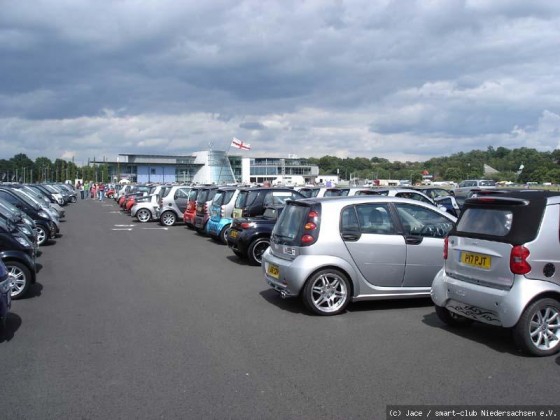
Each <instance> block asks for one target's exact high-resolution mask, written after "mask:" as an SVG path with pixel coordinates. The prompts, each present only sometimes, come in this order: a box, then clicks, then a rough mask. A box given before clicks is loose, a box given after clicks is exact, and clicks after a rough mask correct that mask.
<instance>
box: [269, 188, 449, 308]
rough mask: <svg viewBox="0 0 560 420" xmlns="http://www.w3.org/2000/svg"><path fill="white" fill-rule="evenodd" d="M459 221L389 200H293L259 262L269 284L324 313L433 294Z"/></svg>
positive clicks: (426, 208)
mask: <svg viewBox="0 0 560 420" xmlns="http://www.w3.org/2000/svg"><path fill="white" fill-rule="evenodd" d="M455 221H456V218H455V217H453V216H452V215H450V214H449V213H446V212H444V211H443V210H440V209H438V208H437V207H434V206H433V205H431V204H428V203H425V202H421V201H416V200H410V199H403V198H398V197H389V196H355V197H340V198H337V199H332V198H315V199H303V200H295V201H289V202H288V203H287V204H286V208H285V209H284V210H283V212H282V214H281V215H280V218H279V219H278V222H277V223H276V225H275V226H274V229H273V231H272V235H271V238H270V246H269V247H268V248H267V250H266V251H265V252H264V254H263V257H262V270H263V274H264V277H265V280H266V282H267V283H268V284H269V285H270V286H271V287H272V288H273V289H274V290H276V291H278V292H279V293H280V294H281V296H282V297H301V298H302V300H303V302H304V304H305V306H306V307H307V308H308V309H309V310H310V311H312V312H314V313H316V314H319V315H335V314H339V313H341V312H343V311H344V310H345V309H346V307H347V305H348V304H349V303H350V301H352V300H353V301H359V300H375V299H388V298H416V297H428V296H429V295H430V287H431V284H432V280H433V278H434V276H435V274H436V273H437V272H438V270H439V269H440V268H441V266H442V265H443V257H442V249H443V240H444V239H443V238H445V236H446V235H447V234H448V232H449V231H450V230H451V228H452V227H453V224H454V223H455Z"/></svg>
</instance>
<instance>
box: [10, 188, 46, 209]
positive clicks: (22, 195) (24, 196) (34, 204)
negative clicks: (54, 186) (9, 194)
mask: <svg viewBox="0 0 560 420" xmlns="http://www.w3.org/2000/svg"><path fill="white" fill-rule="evenodd" d="M14 193H15V194H16V195H17V196H18V197H19V198H21V199H22V200H23V201H25V202H26V203H27V205H28V206H31V207H33V208H35V209H37V210H39V209H40V208H41V204H40V203H39V202H37V201H35V200H34V199H33V198H31V197H29V196H28V195H27V194H25V193H24V192H23V191H20V190H17V189H14Z"/></svg>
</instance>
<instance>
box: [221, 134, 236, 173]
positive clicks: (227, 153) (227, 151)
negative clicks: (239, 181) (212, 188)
mask: <svg viewBox="0 0 560 420" xmlns="http://www.w3.org/2000/svg"><path fill="white" fill-rule="evenodd" d="M231 143H232V141H231V140H230V142H229V147H228V149H227V150H226V158H225V159H226V162H225V163H228V155H229V151H230V149H231ZM223 168H224V165H223V164H222V165H220V173H219V174H218V184H219V183H220V181H221V179H222V169H223ZM230 168H231V165H230ZM232 175H233V170H232ZM233 180H234V181H235V176H234V177H233Z"/></svg>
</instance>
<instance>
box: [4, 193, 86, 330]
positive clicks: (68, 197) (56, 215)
mask: <svg viewBox="0 0 560 420" xmlns="http://www.w3.org/2000/svg"><path fill="white" fill-rule="evenodd" d="M76 201H77V194H76V191H75V190H74V188H73V187H72V186H70V185H66V184H6V183H2V184H0V260H1V261H2V264H0V318H1V319H2V320H5V318H6V315H7V314H8V312H9V309H10V306H11V301H12V299H14V300H15V299H21V298H23V297H24V296H25V295H26V294H27V293H28V291H29V288H30V287H31V285H32V284H33V283H34V282H35V281H36V278H37V264H36V262H37V258H38V257H39V256H40V255H41V251H40V247H41V246H44V245H45V244H46V243H47V242H49V241H51V240H52V239H54V238H56V237H58V236H59V235H60V230H61V221H63V220H64V219H65V216H66V212H65V209H64V206H66V205H67V204H68V203H75V202H76Z"/></svg>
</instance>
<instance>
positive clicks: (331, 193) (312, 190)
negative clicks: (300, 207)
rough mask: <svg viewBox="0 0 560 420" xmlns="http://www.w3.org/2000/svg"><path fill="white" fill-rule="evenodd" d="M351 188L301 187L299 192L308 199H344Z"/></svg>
mask: <svg viewBox="0 0 560 420" xmlns="http://www.w3.org/2000/svg"><path fill="white" fill-rule="evenodd" d="M349 190H350V188H346V189H345V188H337V187H301V188H298V189H297V191H298V192H299V193H300V194H301V195H303V196H304V197H306V198H313V197H344V196H346V195H348V191H349Z"/></svg>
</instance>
